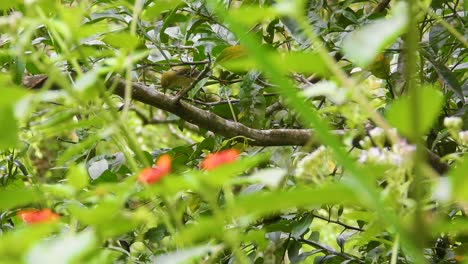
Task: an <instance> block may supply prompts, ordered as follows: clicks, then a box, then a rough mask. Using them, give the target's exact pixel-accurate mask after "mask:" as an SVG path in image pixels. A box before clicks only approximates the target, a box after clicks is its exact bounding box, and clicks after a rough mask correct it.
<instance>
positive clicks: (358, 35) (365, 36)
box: [342, 1, 408, 67]
mask: <svg viewBox="0 0 468 264" xmlns="http://www.w3.org/2000/svg"><path fill="white" fill-rule="evenodd" d="M407 12H408V6H407V5H406V2H403V1H400V2H397V3H396V4H395V5H394V7H393V9H392V12H391V16H390V17H389V18H385V19H379V20H377V21H374V22H372V23H371V24H368V25H365V26H363V27H362V28H360V29H358V30H356V31H354V32H352V33H350V34H349V35H348V36H347V37H346V38H345V39H344V40H343V45H342V48H343V52H344V54H345V56H346V57H348V58H349V59H350V60H351V61H352V62H354V63H355V64H356V65H358V66H360V67H367V66H368V65H369V64H370V63H371V62H372V61H373V60H374V59H375V58H376V56H377V55H378V54H380V53H381V52H382V51H383V49H385V48H387V47H388V46H389V45H390V44H392V43H394V42H395V41H396V40H397V38H398V37H399V36H400V35H401V34H403V33H404V32H405V30H406V25H407V23H408V22H407V17H408V16H407Z"/></svg>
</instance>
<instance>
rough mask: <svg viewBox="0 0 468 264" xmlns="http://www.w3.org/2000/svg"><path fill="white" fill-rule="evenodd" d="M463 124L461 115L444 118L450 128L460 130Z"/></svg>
mask: <svg viewBox="0 0 468 264" xmlns="http://www.w3.org/2000/svg"><path fill="white" fill-rule="evenodd" d="M462 125H463V121H462V119H461V118H460V117H455V116H451V117H446V118H444V126H445V127H446V128H448V129H456V130H460V129H461V127H462Z"/></svg>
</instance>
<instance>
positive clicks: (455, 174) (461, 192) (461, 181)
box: [448, 155, 468, 202]
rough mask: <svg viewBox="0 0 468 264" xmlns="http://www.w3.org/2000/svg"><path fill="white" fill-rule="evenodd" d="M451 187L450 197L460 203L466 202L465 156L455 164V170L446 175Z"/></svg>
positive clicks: (467, 164) (467, 159) (467, 174)
mask: <svg viewBox="0 0 468 264" xmlns="http://www.w3.org/2000/svg"><path fill="white" fill-rule="evenodd" d="M448 177H449V179H450V183H451V187H452V196H453V198H454V199H455V200H457V201H460V202H466V201H468V180H467V178H468V156H467V155H465V156H464V157H463V158H461V159H460V160H459V161H458V162H457V163H456V166H455V168H453V169H452V170H450V172H449V173H448Z"/></svg>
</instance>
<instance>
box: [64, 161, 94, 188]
mask: <svg viewBox="0 0 468 264" xmlns="http://www.w3.org/2000/svg"><path fill="white" fill-rule="evenodd" d="M67 179H68V183H69V184H70V185H71V186H73V188H75V190H81V189H83V188H85V187H86V186H88V183H89V177H88V173H87V172H86V168H85V166H84V164H78V165H73V166H71V167H70V169H69V170H68V173H67Z"/></svg>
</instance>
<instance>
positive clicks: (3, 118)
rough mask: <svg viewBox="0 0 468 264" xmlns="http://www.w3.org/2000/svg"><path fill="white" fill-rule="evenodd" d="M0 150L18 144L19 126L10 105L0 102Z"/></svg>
mask: <svg viewBox="0 0 468 264" xmlns="http://www.w3.org/2000/svg"><path fill="white" fill-rule="evenodd" d="M0 124H2V127H3V129H1V130H0V150H5V149H8V148H14V147H16V146H17V145H18V132H19V127H18V123H17V120H16V118H15V115H14V112H13V106H12V105H9V104H7V105H4V104H0Z"/></svg>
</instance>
